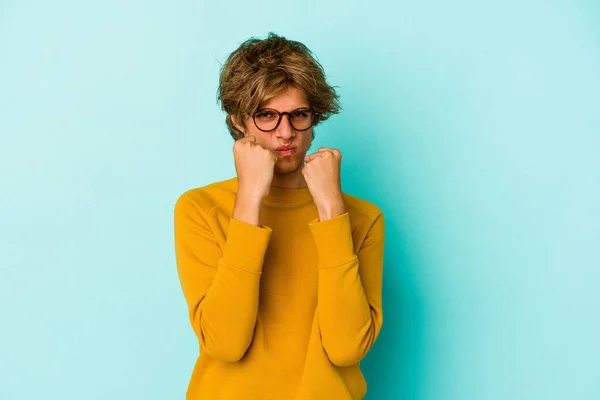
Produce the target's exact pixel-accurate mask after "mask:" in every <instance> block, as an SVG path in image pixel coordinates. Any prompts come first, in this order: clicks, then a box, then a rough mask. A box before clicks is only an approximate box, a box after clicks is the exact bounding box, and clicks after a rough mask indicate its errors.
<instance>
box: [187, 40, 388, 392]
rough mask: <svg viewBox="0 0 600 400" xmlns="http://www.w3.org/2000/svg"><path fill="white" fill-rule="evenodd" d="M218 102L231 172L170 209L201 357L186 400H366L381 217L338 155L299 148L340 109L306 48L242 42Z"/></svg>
mask: <svg viewBox="0 0 600 400" xmlns="http://www.w3.org/2000/svg"><path fill="white" fill-rule="evenodd" d="M219 100H220V101H221V105H222V108H223V110H224V111H225V112H226V113H227V117H226V124H227V126H228V128H229V132H230V133H231V135H232V136H233V138H234V139H235V143H234V146H233V156H234V161H235V169H236V173H237V177H235V178H232V179H228V180H225V181H221V182H216V183H213V184H210V185H207V186H204V187H200V188H195V189H190V190H188V191H186V192H185V193H183V194H182V195H181V196H180V197H179V199H178V200H177V203H176V205H175V249H176V260H177V268H178V273H179V278H180V281H181V286H182V289H183V293H184V295H185V299H186V301H187V305H188V309H189V317H190V321H191V325H192V328H193V330H194V332H195V333H196V335H197V337H198V341H199V346H200V355H199V357H198V360H197V362H196V364H195V367H194V370H193V372H192V376H191V380H190V383H189V386H188V390H187V399H188V400H192V399H193V400H204V399H208V400H345V399H348V400H350V399H362V398H363V397H364V395H365V393H366V382H365V379H364V377H363V374H362V373H361V371H360V367H359V362H360V360H361V359H362V358H363V357H364V356H365V354H366V353H367V352H368V351H369V349H370V348H371V346H372V345H373V343H374V342H375V340H376V338H377V336H378V334H379V331H380V329H381V325H382V322H383V317H382V304H381V303H382V301H381V297H382V296H381V287H382V269H383V252H384V251H383V250H384V219H383V214H382V212H381V210H380V209H379V208H378V207H377V206H376V205H374V204H373V203H370V202H368V201H366V200H363V199H360V198H357V197H354V196H350V195H348V194H346V193H343V192H342V190H341V182H340V164H341V155H340V152H339V151H338V150H337V149H333V148H323V147H322V148H319V149H318V151H317V152H314V153H312V154H310V155H306V153H307V151H308V149H309V148H310V146H311V143H312V140H313V138H314V131H313V127H314V126H315V125H317V124H318V123H320V122H322V121H324V120H326V119H327V118H328V117H329V116H331V115H332V114H335V113H337V112H338V111H339V109H340V107H339V103H338V96H337V94H336V93H335V90H334V89H333V88H332V87H331V86H329V85H328V84H327V83H326V79H325V74H324V72H323V68H322V66H321V65H320V64H319V63H318V62H317V61H316V60H315V59H314V58H313V56H312V55H311V52H310V50H308V49H307V48H306V47H305V46H304V45H303V44H301V43H299V42H295V41H290V40H287V39H286V38H284V37H281V36H277V35H275V34H272V33H271V34H269V36H268V37H267V38H266V39H263V40H258V39H255V38H251V39H249V40H247V41H246V42H244V43H243V44H242V45H241V46H240V47H239V48H238V49H237V50H235V51H234V52H233V53H232V54H231V55H230V56H229V58H228V59H227V61H226V63H225V64H224V65H223V67H222V70H221V76H220V85H219Z"/></svg>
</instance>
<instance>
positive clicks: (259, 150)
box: [233, 135, 277, 200]
mask: <svg viewBox="0 0 600 400" xmlns="http://www.w3.org/2000/svg"><path fill="white" fill-rule="evenodd" d="M233 159H234V161H235V172H236V173H237V176H238V194H239V193H243V194H244V195H247V196H251V197H256V198H259V199H261V200H262V199H264V198H265V197H266V196H267V195H268V194H269V190H270V188H271V182H272V181H273V171H274V168H275V163H276V162H277V155H276V154H275V153H274V152H273V151H271V150H269V149H265V148H264V147H262V146H261V145H260V144H258V143H256V137H255V136H254V135H248V136H246V137H244V138H242V139H238V140H236V141H235V143H234V145H233Z"/></svg>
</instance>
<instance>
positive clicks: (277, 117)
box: [248, 107, 319, 132]
mask: <svg viewBox="0 0 600 400" xmlns="http://www.w3.org/2000/svg"><path fill="white" fill-rule="evenodd" d="M286 114H287V116H288V121H289V122H290V125H291V126H292V128H294V129H295V130H297V131H305V130H307V129H310V127H311V126H313V123H314V122H315V116H317V115H319V113H318V112H315V111H314V110H313V109H311V108H308V107H303V108H297V109H295V110H294V111H290V112H287V111H286V112H279V111H277V110H273V109H272V108H261V109H260V110H257V111H255V112H254V114H252V113H248V115H251V116H252V119H253V120H254V125H256V127H257V128H258V129H259V130H261V131H263V132H271V131H274V130H275V129H277V127H278V126H279V123H280V122H281V118H282V117H283V116H284V115H286Z"/></svg>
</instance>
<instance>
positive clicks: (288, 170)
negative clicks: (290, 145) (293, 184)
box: [274, 160, 302, 175]
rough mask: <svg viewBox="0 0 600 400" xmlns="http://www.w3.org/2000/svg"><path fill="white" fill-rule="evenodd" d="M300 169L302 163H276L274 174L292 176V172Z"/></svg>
mask: <svg viewBox="0 0 600 400" xmlns="http://www.w3.org/2000/svg"><path fill="white" fill-rule="evenodd" d="M301 167H302V163H301V162H299V161H298V160H294V162H290V161H287V162H285V163H282V162H277V163H276V164H275V171H274V173H276V174H278V175H287V174H293V173H294V172H297V171H298V170H299V169H300V168H301Z"/></svg>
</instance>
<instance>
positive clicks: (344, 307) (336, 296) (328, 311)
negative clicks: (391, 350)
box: [309, 212, 385, 367]
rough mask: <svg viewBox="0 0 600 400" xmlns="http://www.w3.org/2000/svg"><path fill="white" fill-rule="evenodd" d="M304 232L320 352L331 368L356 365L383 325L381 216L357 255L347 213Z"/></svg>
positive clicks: (313, 223) (315, 224) (310, 224)
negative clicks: (313, 254)
mask: <svg viewBox="0 0 600 400" xmlns="http://www.w3.org/2000/svg"><path fill="white" fill-rule="evenodd" d="M309 227H310V230H311V233H312V235H313V239H314V241H315V245H316V248H317V256H318V268H319V284H318V306H317V309H318V319H319V326H320V329H321V339H322V343H323V347H324V349H325V352H326V353H327V356H328V358H329V360H330V361H331V362H332V363H333V364H335V365H337V366H340V367H344V366H349V365H354V364H357V363H358V362H360V360H361V359H362V358H363V357H364V356H365V355H366V354H367V352H368V351H369V349H370V348H371V347H372V346H373V343H375V340H376V339H377V336H378V335H379V331H380V330H381V326H382V324H383V311H382V275H383V252H384V251H383V250H384V233H385V228H384V219H383V214H382V213H381V212H379V214H378V215H377V217H376V218H375V220H374V222H373V224H372V225H371V227H370V228H369V231H368V233H367V235H366V237H365V239H364V241H363V243H362V245H361V247H360V249H359V250H358V252H357V254H355V252H354V245H353V239H352V232H351V227H350V218H349V214H348V212H346V213H344V214H341V215H338V216H336V217H333V218H330V219H327V220H325V221H319V220H318V219H317V220H313V221H311V222H310V223H309Z"/></svg>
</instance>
